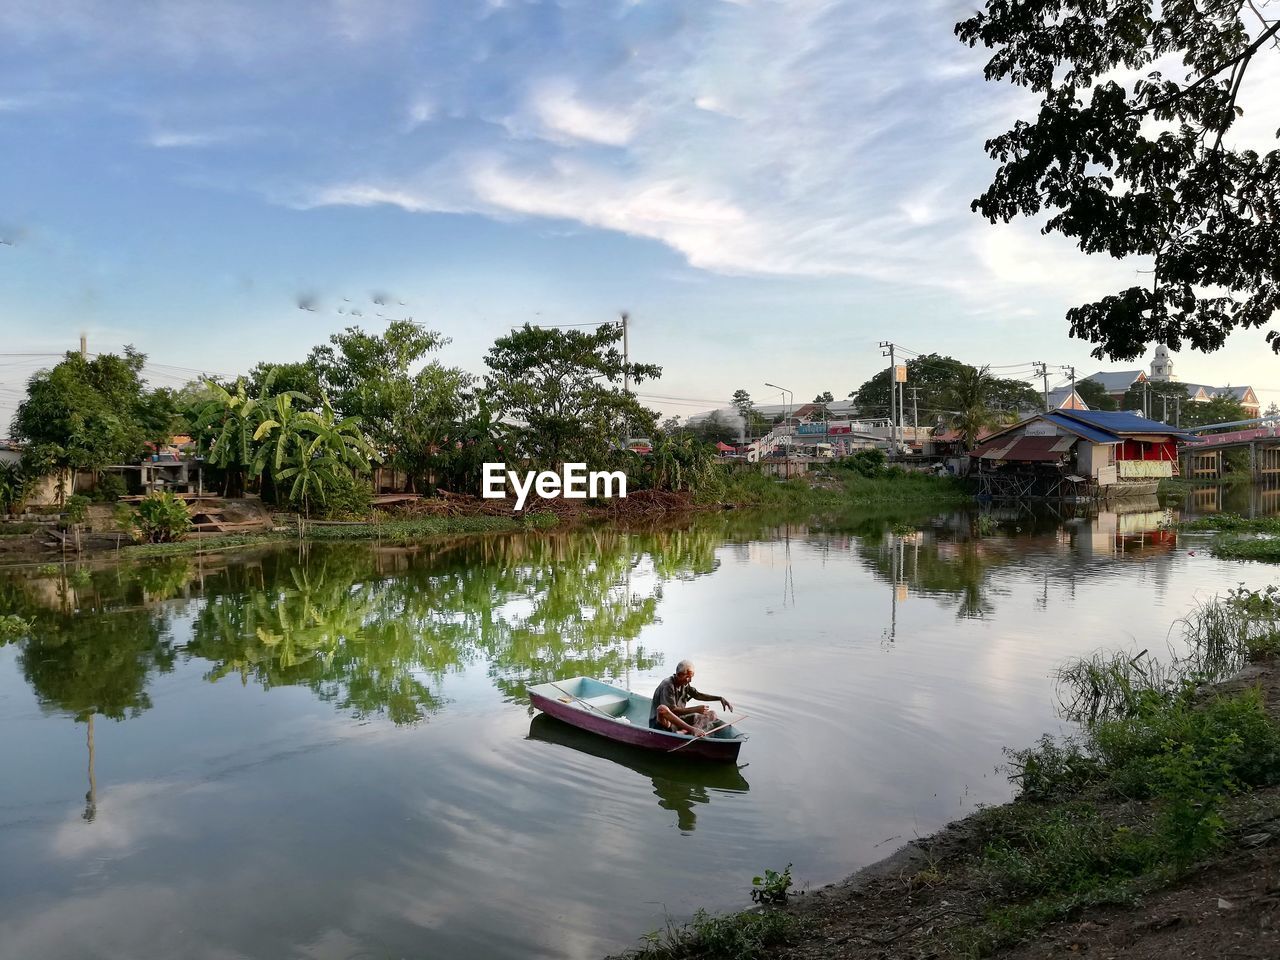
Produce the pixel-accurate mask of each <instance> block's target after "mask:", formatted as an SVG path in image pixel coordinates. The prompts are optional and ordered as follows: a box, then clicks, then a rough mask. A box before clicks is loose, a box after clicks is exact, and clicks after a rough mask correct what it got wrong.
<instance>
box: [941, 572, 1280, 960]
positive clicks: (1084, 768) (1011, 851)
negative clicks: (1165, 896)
mask: <svg viewBox="0 0 1280 960" xmlns="http://www.w3.org/2000/svg"><path fill="white" fill-rule="evenodd" d="M1181 625H1182V629H1183V632H1184V636H1185V639H1186V640H1187V641H1188V645H1189V647H1190V651H1191V652H1190V653H1189V654H1188V655H1186V656H1185V657H1182V658H1180V659H1177V660H1175V661H1173V662H1172V663H1169V664H1160V663H1158V662H1155V661H1153V660H1152V659H1150V658H1148V657H1147V656H1146V654H1145V651H1144V652H1143V653H1141V654H1139V655H1137V656H1129V655H1127V654H1120V655H1111V656H1106V655H1096V656H1093V657H1089V658H1084V659H1080V660H1076V661H1073V662H1069V663H1067V664H1065V665H1064V666H1063V668H1062V669H1061V670H1060V672H1059V701H1060V705H1061V706H1062V708H1063V713H1064V716H1065V717H1066V718H1068V719H1072V720H1075V721H1078V722H1079V723H1080V724H1081V730H1080V732H1079V733H1078V734H1076V735H1074V736H1071V737H1060V738H1054V737H1049V736H1046V737H1043V738H1041V740H1040V741H1039V743H1037V744H1036V745H1034V746H1032V747H1028V748H1026V749H1024V750H1010V751H1006V756H1007V758H1008V764H1007V772H1008V774H1009V779H1010V780H1011V781H1012V782H1013V783H1014V784H1015V785H1016V786H1017V787H1018V788H1019V796H1018V799H1017V800H1016V801H1015V802H1014V803H1012V804H1008V805H1005V806H1003V807H997V808H992V809H990V810H987V811H984V812H982V813H981V814H979V815H978V816H977V817H975V819H974V825H975V830H976V831H977V839H978V841H979V843H980V845H981V850H980V852H979V853H978V854H977V855H976V856H975V857H974V858H973V859H972V861H971V862H970V863H969V864H968V867H967V872H968V873H969V874H970V875H971V876H972V877H973V878H974V879H975V880H976V881H977V882H978V883H979V885H980V888H981V889H983V891H984V893H985V895H986V896H987V898H988V903H989V906H988V907H987V909H986V910H985V911H984V913H983V915H982V916H981V918H980V919H978V920H977V921H975V922H973V923H968V924H965V925H964V926H963V927H961V928H958V929H956V930H954V931H952V932H951V933H949V934H947V937H946V939H947V946H948V947H949V948H950V949H951V950H953V951H955V952H956V953H958V954H960V955H962V956H986V955H989V954H990V953H992V952H995V951H996V950H998V949H1000V948H1002V947H1005V946H1009V945H1011V944H1014V943H1017V942H1019V941H1021V940H1024V939H1025V938H1027V937H1028V936H1030V935H1031V934H1033V933H1034V932H1035V931H1037V930H1039V929H1040V928H1042V927H1043V926H1044V925H1045V924H1047V923H1049V922H1051V921H1054V920H1059V919H1063V918H1067V917H1070V916H1072V915H1074V914H1076V913H1078V912H1079V911H1080V910H1082V909H1083V908H1085V907H1088V906H1092V905H1097V904H1109V903H1121V904H1124V903H1131V902H1133V901H1134V899H1135V898H1136V897H1137V896H1138V895H1139V894H1140V893H1142V892H1143V891H1146V890H1150V889H1154V888H1158V887H1160V886H1163V885H1166V884H1168V883H1169V882H1170V881H1171V880H1172V879H1174V878H1177V877H1179V876H1182V875H1184V874H1185V873H1187V872H1188V871H1189V870H1190V869H1192V868H1193V867H1194V866H1195V865H1196V864H1198V863H1202V862H1204V860H1205V859H1206V858H1207V857H1209V856H1211V855H1212V854H1213V853H1214V852H1215V851H1217V850H1219V849H1220V848H1221V847H1223V845H1224V844H1225V843H1226V842H1227V838H1228V836H1229V831H1230V829H1231V827H1232V826H1233V824H1232V823H1231V821H1230V816H1231V815H1230V812H1229V811H1230V809H1231V808H1230V801H1231V798H1232V797H1234V796H1236V795H1237V794H1242V793H1246V792H1248V791H1252V790H1256V789H1260V788H1263V787H1269V786H1274V785H1276V784H1280V725H1278V724H1277V723H1276V721H1275V720H1274V719H1273V718H1272V717H1271V716H1270V715H1269V714H1268V713H1267V710H1266V705H1265V703H1264V702H1263V697H1262V692H1261V690H1260V689H1259V688H1256V687H1255V688H1251V689H1247V690H1245V691H1243V692H1240V693H1232V694H1215V693H1213V692H1212V690H1211V688H1210V689H1209V691H1208V692H1206V690H1205V688H1203V687H1202V683H1203V682H1204V681H1206V680H1211V679H1213V678H1215V677H1222V676H1225V675H1226V674H1229V673H1230V672H1232V670H1234V669H1235V668H1236V667H1238V665H1239V663H1240V662H1242V661H1243V659H1245V658H1248V657H1256V656H1263V655H1269V654H1274V653H1275V652H1276V651H1277V649H1280V589H1277V588H1275V587H1271V588H1268V589H1267V590H1264V591H1251V590H1244V589H1239V590H1233V591H1231V592H1230V593H1229V594H1228V595H1227V596H1226V597H1220V598H1215V599H1214V600H1211V601H1208V602H1207V603H1203V604H1201V605H1200V606H1199V607H1198V608H1197V609H1196V610H1194V611H1193V612H1192V613H1191V614H1189V615H1188V616H1187V617H1186V618H1184V619H1183V620H1182V621H1181Z"/></svg>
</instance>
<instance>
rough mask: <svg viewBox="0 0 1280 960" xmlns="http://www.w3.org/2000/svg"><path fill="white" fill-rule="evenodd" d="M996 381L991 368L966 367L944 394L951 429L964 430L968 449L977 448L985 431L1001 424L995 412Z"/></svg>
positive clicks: (965, 443) (965, 444)
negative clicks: (975, 446)
mask: <svg viewBox="0 0 1280 960" xmlns="http://www.w3.org/2000/svg"><path fill="white" fill-rule="evenodd" d="M995 382H996V381H995V379H994V378H993V377H992V376H991V371H990V368H988V367H982V368H977V367H964V369H962V370H961V371H959V373H958V375H957V376H956V377H955V379H954V380H953V381H952V382H951V384H950V385H949V386H948V388H947V392H946V393H945V394H944V395H943V398H942V401H943V403H944V404H946V406H947V407H948V408H950V410H951V413H950V414H948V417H949V419H950V422H951V426H952V428H953V429H956V430H959V431H960V434H961V436H962V438H963V440H964V446H965V449H966V450H971V449H973V446H974V444H975V443H976V442H977V440H978V436H979V434H981V433H982V431H983V430H984V429H986V428H987V427H990V426H993V425H994V424H996V423H998V422H999V419H998V417H997V416H996V415H995V414H994V413H993V412H992V410H991V391H992V389H993V384H994V383H995Z"/></svg>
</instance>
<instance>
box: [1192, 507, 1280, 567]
mask: <svg viewBox="0 0 1280 960" xmlns="http://www.w3.org/2000/svg"><path fill="white" fill-rule="evenodd" d="M1179 528H1180V529H1182V530H1191V531H1203V532H1211V533H1218V534H1220V535H1219V536H1218V537H1216V538H1215V539H1214V541H1213V542H1212V543H1211V544H1210V545H1209V552H1210V553H1212V554H1213V555H1214V556H1215V557H1220V558H1222V559H1224V560H1261V561H1265V562H1270V563H1280V517H1253V518H1249V517H1241V516H1238V515H1236V514H1233V513H1218V514H1213V515H1212V516H1207V517H1198V518H1196V519H1195V520H1188V521H1186V522H1184V523H1182V524H1180V525H1179Z"/></svg>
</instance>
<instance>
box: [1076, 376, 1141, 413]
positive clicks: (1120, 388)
mask: <svg viewBox="0 0 1280 960" xmlns="http://www.w3.org/2000/svg"><path fill="white" fill-rule="evenodd" d="M1084 379H1086V380H1092V381H1093V382H1094V383H1097V384H1101V385H1102V389H1103V390H1105V391H1107V396H1109V397H1110V398H1111V399H1112V400H1114V401H1115V402H1116V406H1118V407H1123V406H1124V395H1125V394H1126V393H1128V392H1129V388H1130V387H1132V386H1133V385H1134V384H1135V383H1142V382H1143V381H1144V380H1146V379H1148V377H1147V374H1146V373H1145V371H1142V370H1114V371H1112V372H1110V373H1108V372H1107V371H1105V370H1099V371H1098V372H1097V373H1095V374H1093V376H1090V377H1085V378H1084Z"/></svg>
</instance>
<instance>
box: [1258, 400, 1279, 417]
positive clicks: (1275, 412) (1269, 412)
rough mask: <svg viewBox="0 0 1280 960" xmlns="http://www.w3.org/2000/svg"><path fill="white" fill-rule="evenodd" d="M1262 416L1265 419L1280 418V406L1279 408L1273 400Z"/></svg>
mask: <svg viewBox="0 0 1280 960" xmlns="http://www.w3.org/2000/svg"><path fill="white" fill-rule="evenodd" d="M1262 415H1263V416H1264V417H1280V406H1277V405H1276V402H1275V401H1274V400H1272V401H1271V402H1270V403H1269V404H1267V409H1266V410H1264V411H1262Z"/></svg>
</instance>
